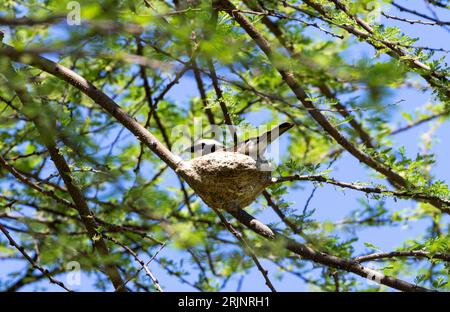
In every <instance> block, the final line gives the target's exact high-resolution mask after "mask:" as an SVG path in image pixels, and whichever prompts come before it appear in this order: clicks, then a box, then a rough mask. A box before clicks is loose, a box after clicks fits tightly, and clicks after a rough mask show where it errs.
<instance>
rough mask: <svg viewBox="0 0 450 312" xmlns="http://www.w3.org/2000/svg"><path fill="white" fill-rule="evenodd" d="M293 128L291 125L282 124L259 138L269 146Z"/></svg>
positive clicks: (288, 123)
mask: <svg viewBox="0 0 450 312" xmlns="http://www.w3.org/2000/svg"><path fill="white" fill-rule="evenodd" d="M293 126H294V124H293V123H290V122H283V123H282V124H280V125H278V126H276V127H275V128H273V129H272V130H270V131H268V132H266V133H264V134H263V135H261V136H260V138H262V139H265V140H267V143H268V144H270V143H272V142H273V141H275V140H276V139H278V137H279V136H280V135H282V134H283V133H285V132H286V131H288V130H289V129H291V128H292V127H293Z"/></svg>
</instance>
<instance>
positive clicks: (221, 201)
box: [178, 152, 271, 210]
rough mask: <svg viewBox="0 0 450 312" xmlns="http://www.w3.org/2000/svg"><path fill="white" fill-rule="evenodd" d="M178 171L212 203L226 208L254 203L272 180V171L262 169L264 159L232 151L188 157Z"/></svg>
mask: <svg viewBox="0 0 450 312" xmlns="http://www.w3.org/2000/svg"><path fill="white" fill-rule="evenodd" d="M178 171H182V172H183V175H184V176H185V177H186V180H187V182H188V183H189V185H190V186H191V187H192V188H193V189H194V190H195V192H196V193H197V194H198V195H199V196H200V197H201V198H202V199H203V201H204V202H205V203H206V204H207V205H208V206H210V207H212V208H215V209H224V210H234V209H238V208H244V207H246V206H248V205H250V204H251V203H252V202H253V201H254V200H255V199H256V197H257V196H258V195H259V194H261V192H262V191H263V190H264V189H265V188H266V187H267V186H268V185H269V184H270V180H271V171H262V170H261V164H260V163H258V162H257V161H255V160H254V159H253V158H251V157H250V156H247V155H244V154H240V153H232V152H215V153H212V154H208V155H205V156H201V157H197V158H194V159H191V160H188V161H184V162H183V164H182V165H181V166H180V168H179V169H178Z"/></svg>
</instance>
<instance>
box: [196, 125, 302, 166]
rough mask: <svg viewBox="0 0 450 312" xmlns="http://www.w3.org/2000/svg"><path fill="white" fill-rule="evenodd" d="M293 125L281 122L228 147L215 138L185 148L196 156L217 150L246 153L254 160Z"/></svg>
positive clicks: (261, 155) (261, 156)
mask: <svg viewBox="0 0 450 312" xmlns="http://www.w3.org/2000/svg"><path fill="white" fill-rule="evenodd" d="M293 126H294V124H292V123H290V122H283V123H282V124H280V125H278V126H276V127H274V128H273V129H272V130H270V131H267V132H265V133H263V134H262V135H260V136H257V137H253V138H249V139H247V140H245V141H240V142H237V144H235V145H233V146H230V147H225V146H224V145H223V144H221V143H220V142H218V141H217V140H213V139H200V140H198V141H196V142H195V143H194V144H193V145H192V146H190V147H189V148H187V150H189V151H190V152H191V153H193V154H194V155H195V156H196V157H197V156H204V155H208V154H211V153H214V152H217V151H224V152H235V153H240V154H244V155H248V156H250V157H252V158H254V159H255V160H263V155H264V153H265V151H266V149H267V147H268V146H269V145H270V144H271V143H272V142H274V141H275V140H276V139H278V137H279V136H281V135H282V134H283V133H285V132H286V131H288V130H289V129H291V128H292V127H293Z"/></svg>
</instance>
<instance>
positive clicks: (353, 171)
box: [0, 0, 450, 291]
mask: <svg viewBox="0 0 450 312" xmlns="http://www.w3.org/2000/svg"><path fill="white" fill-rule="evenodd" d="M398 3H401V4H408V5H409V8H411V9H414V10H418V11H421V10H422V11H424V12H427V9H426V7H425V6H424V5H423V4H422V1H405V0H403V1H398ZM391 14H393V15H404V14H401V13H400V12H398V11H397V10H395V9H393V10H392V11H391ZM404 16H406V15H404ZM441 17H442V19H443V20H450V14H448V13H447V14H446V15H444V14H442V15H441ZM412 18H413V17H412ZM413 19H415V18H413ZM383 22H386V20H385V19H383ZM386 23H387V24H389V25H397V26H400V27H401V29H402V30H403V31H404V32H405V33H407V34H408V35H410V36H412V37H418V38H419V40H418V41H417V42H416V45H420V46H431V47H435V48H444V49H450V44H449V42H450V40H449V39H450V34H449V32H447V31H445V30H443V29H442V28H438V27H429V26H422V25H409V24H407V23H401V22H395V21H392V20H389V21H387V22H386ZM363 55H364V56H366V57H368V58H371V57H373V49H372V48H369V47H368V46H367V45H365V44H361V45H359V46H358V49H353V50H352V53H351V54H349V55H348V56H347V57H348V58H349V60H351V58H352V57H353V58H354V59H355V60H358V59H359V58H360V57H361V56H363ZM437 55H439V56H442V55H444V54H443V53H439V54H437ZM446 60H447V61H449V57H448V55H447V57H446ZM187 77H188V78H186V79H183V80H182V81H181V83H180V84H178V85H177V86H176V87H174V88H173V89H172V91H171V92H170V93H169V94H168V97H169V98H170V99H172V100H173V101H175V102H177V103H178V104H179V105H182V106H185V105H187V103H188V102H189V100H190V98H192V97H197V96H198V94H197V89H196V87H195V81H194V80H193V77H192V76H187ZM270 91H273V90H270ZM430 99H431V95H430V94H429V93H420V92H418V91H416V90H412V89H406V88H402V89H398V90H394V92H393V93H392V94H391V96H390V98H389V99H387V100H388V101H389V102H392V103H393V102H397V101H399V100H403V102H401V103H400V104H399V105H398V107H397V108H396V109H395V110H394V111H393V114H394V124H399V125H404V124H405V123H406V120H405V119H404V118H403V117H402V116H401V115H400V113H399V112H400V111H403V110H406V111H409V112H412V111H414V109H416V108H419V107H422V106H423V105H424V104H425V103H427V101H430ZM246 117H247V119H246V121H248V122H251V123H252V124H253V125H254V126H259V125H261V124H265V123H267V122H269V121H270V119H269V118H267V116H265V115H264V114H261V113H259V114H255V113H250V114H248V115H247V116H246ZM429 127H430V124H424V125H421V126H419V127H416V128H415V129H413V130H410V131H407V132H405V133H402V134H399V135H397V136H395V138H394V141H395V146H396V147H400V146H404V147H405V148H406V151H407V154H408V155H409V156H411V157H412V156H414V155H415V154H416V153H418V152H420V136H421V135H422V134H423V133H424V132H426V131H428V130H429ZM448 133H450V125H449V123H448V122H446V123H444V124H442V125H441V126H440V128H439V129H438V130H437V132H436V134H435V137H436V139H437V140H438V141H437V142H436V144H434V145H433V148H432V150H431V152H433V153H435V154H436V163H437V165H436V167H435V169H434V170H433V172H432V173H433V175H434V176H435V178H436V179H439V180H444V181H450V162H449V161H448V159H449V156H450V144H449V143H450V142H449V136H448ZM124 136H125V137H128V134H124ZM286 140H287V138H285V139H284V142H282V144H281V146H282V147H283V146H285V144H286ZM282 156H285V157H286V156H287V155H282ZM333 168H334V169H333V172H332V174H331V175H332V176H333V177H335V178H336V179H338V180H341V181H346V182H355V181H369V180H371V179H372V177H371V175H370V171H369V170H367V169H365V168H364V167H362V166H361V165H360V163H359V162H358V161H357V160H356V159H355V158H353V157H352V156H350V155H348V154H345V155H344V156H343V157H342V158H341V159H340V160H339V161H338V162H336V164H335V166H334V167H333ZM174 181H176V180H175V179H174V176H173V174H172V173H168V174H167V180H166V181H165V183H164V184H165V185H172V184H173V183H175V182H174ZM175 185H178V183H177V182H176V184H175ZM301 185H302V186H303V187H304V188H302V189H300V190H297V191H292V192H290V194H289V195H288V196H286V197H285V199H286V200H287V201H289V202H292V203H293V205H292V208H294V209H298V210H300V211H301V210H302V209H303V206H304V204H305V201H306V199H307V197H308V196H309V194H310V192H311V190H312V185H311V184H308V183H303V184H301ZM361 197H362V195H361V193H359V192H355V191H351V190H346V191H345V192H342V191H341V190H340V189H336V188H335V187H333V186H329V185H327V186H325V187H322V188H319V189H318V190H317V191H316V193H315V196H314V198H313V199H312V201H311V203H310V208H311V209H313V208H314V209H316V212H315V214H314V218H315V219H317V220H319V221H331V222H337V221H339V220H341V219H343V218H344V217H345V216H347V215H348V213H349V212H350V211H352V210H354V209H356V208H358V207H360V204H359V203H358V201H357V200H358V199H359V198H361ZM386 202H387V206H386V207H389V209H392V210H399V209H404V208H407V207H413V206H414V202H411V201H407V200H399V201H397V202H394V201H392V200H386ZM260 218H261V219H262V221H265V222H273V218H276V216H274V214H273V213H271V212H270V211H265V212H263V213H262V214H261V215H260ZM448 221H449V218H448V217H446V218H444V219H443V222H447V223H448ZM429 225H430V224H429V223H428V222H424V221H412V222H411V223H409V224H407V226H404V227H399V226H397V227H378V228H370V229H364V230H360V231H358V232H357V235H358V236H359V240H358V241H357V242H355V243H354V246H355V249H356V251H357V253H364V252H365V251H368V250H367V249H366V247H365V246H364V243H365V242H370V243H372V244H374V245H375V246H378V247H379V248H380V249H382V250H384V251H389V250H392V249H395V248H396V247H398V246H399V245H400V244H401V243H402V242H404V241H405V240H406V239H408V238H415V237H417V236H418V235H419V234H420V233H423V232H424V228H425V227H427V226H429ZM339 235H342V237H343V238H344V237H346V236H348V235H350V234H348V233H345V232H342V233H339ZM162 254H163V255H164V256H166V257H169V258H170V257H172V258H174V259H179V258H180V253H179V252H177V250H175V249H173V248H171V247H170V246H169V247H167V248H165V249H164V250H163V252H162ZM143 258H145V256H143ZM262 264H263V266H264V267H265V268H266V269H268V270H269V273H270V275H271V277H272V282H273V283H274V286H275V288H276V289H277V290H279V291H306V290H310V288H309V286H308V285H305V284H304V283H302V282H301V281H300V280H299V279H298V278H295V277H293V276H291V275H289V274H284V278H283V279H282V280H281V281H279V280H277V279H275V278H274V275H275V274H276V273H277V271H278V270H277V268H276V267H275V266H274V265H272V264H271V263H270V262H268V261H265V260H263V261H262ZM21 267H23V262H19V261H2V260H0V277H2V278H3V277H4V276H5V275H7V274H8V272H11V271H12V270H15V269H18V268H21ZM150 269H151V270H152V272H153V273H154V274H155V275H156V276H157V277H158V279H159V281H160V282H161V284H162V286H163V288H164V289H165V290H166V291H193V290H194V289H193V288H192V287H190V286H188V285H184V284H182V283H181V282H180V281H179V280H178V279H177V278H175V277H172V276H170V275H168V274H167V273H166V272H165V271H164V270H163V269H162V268H160V267H159V265H158V264H157V263H155V262H153V263H152V264H151V265H150ZM58 278H59V279H61V280H64V275H59V276H58ZM360 280H361V282H362V283H364V282H365V281H364V280H363V279H360ZM92 282H93V279H92V278H91V277H89V276H88V275H86V274H83V275H82V285H81V286H80V287H79V288H76V287H74V289H78V290H85V291H90V290H95V288H94V287H93V285H92ZM237 284H238V279H235V280H232V281H230V282H229V284H228V286H227V288H226V289H225V290H229V291H234V290H236V287H237ZM39 287H45V288H47V289H48V290H53V291H60V289H59V288H58V287H56V286H54V285H49V283H48V282H47V281H42V282H39V283H35V284H33V285H31V286H27V287H24V288H22V291H27V290H28V291H30V290H34V289H36V288H39ZM241 289H242V290H243V291H267V290H268V289H267V287H266V286H265V285H264V281H263V278H262V276H261V274H260V272H259V271H257V270H256V269H254V270H251V272H249V273H248V274H246V275H245V277H244V279H243V281H242V288H241Z"/></svg>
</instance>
